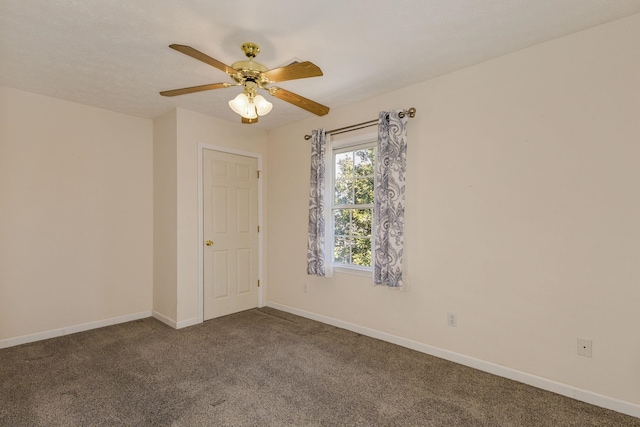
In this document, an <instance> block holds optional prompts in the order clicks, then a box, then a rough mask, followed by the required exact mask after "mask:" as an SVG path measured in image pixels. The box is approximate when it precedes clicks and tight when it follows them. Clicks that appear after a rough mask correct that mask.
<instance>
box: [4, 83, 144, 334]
mask: <svg viewBox="0 0 640 427" xmlns="http://www.w3.org/2000/svg"><path fill="white" fill-rule="evenodd" d="M151 143H152V123H151V121H150V120H145V119H140V118H135V117H131V116H126V115H123V114H118V113H113V112H110V111H105V110H101V109H98V108H93V107H87V106H83V105H79V104H75V103H71V102H66V101H61V100H57V99H53V98H48V97H45V96H40V95H35V94H31V93H27V92H22V91H18V90H15V89H9V88H5V87H0V340H2V339H8V338H12V337H18V336H24V335H28V334H33V333H39V332H43V331H50V330H55V329H59V328H65V327H69V326H76V325H80V324H84V323H90V322H96V321H101V320H105V319H111V318H115V317H119V316H124V315H130V314H133V313H138V312H145V311H146V312H149V311H150V310H151V287H152V238H153V235H152V224H153V216H152V214H153V212H152V158H151Z"/></svg>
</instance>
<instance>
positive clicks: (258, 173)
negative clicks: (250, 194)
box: [256, 171, 260, 179]
mask: <svg viewBox="0 0 640 427" xmlns="http://www.w3.org/2000/svg"><path fill="white" fill-rule="evenodd" d="M256 175H258V179H260V171H256Z"/></svg>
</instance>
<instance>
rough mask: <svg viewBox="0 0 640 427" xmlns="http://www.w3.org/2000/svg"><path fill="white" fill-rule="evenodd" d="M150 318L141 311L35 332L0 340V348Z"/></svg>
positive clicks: (145, 312) (148, 314)
mask: <svg viewBox="0 0 640 427" xmlns="http://www.w3.org/2000/svg"><path fill="white" fill-rule="evenodd" d="M147 317H151V312H150V311H142V312H140V313H133V314H126V315H124V316H118V317H112V318H110V319H104V320H96V321H94V322H88V323H82V324H80V325H73V326H68V327H65V328H59V329H52V330H50V331H44V332H36V333H35V334H29V335H23V336H20V337H15V338H7V339H3V340H0V348H7V347H13V346H16V345H21V344H27V343H30V342H35V341H41V340H46V339H49V338H55V337H61V336H63V335H69V334H75V333H76V332H83V331H88V330H91V329H97V328H102V327H105V326H111V325H117V324H118V323H125V322H131V321H133V320H139V319H144V318H147Z"/></svg>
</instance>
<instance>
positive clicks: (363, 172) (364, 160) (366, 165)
mask: <svg viewBox="0 0 640 427" xmlns="http://www.w3.org/2000/svg"><path fill="white" fill-rule="evenodd" d="M374 156H375V148H373V147H371V148H366V149H361V150H358V151H356V152H355V157H354V161H355V165H354V170H355V175H356V176H373V161H374Z"/></svg>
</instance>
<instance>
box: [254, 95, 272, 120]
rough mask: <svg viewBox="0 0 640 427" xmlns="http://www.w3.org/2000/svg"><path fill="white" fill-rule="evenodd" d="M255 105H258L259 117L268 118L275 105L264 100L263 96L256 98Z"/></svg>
mask: <svg viewBox="0 0 640 427" xmlns="http://www.w3.org/2000/svg"><path fill="white" fill-rule="evenodd" d="M253 103H254V104H255V105H256V112H257V113H258V115H259V116H266V115H267V114H269V112H270V111H271V109H272V108H273V104H272V103H270V102H269V101H267V100H266V99H264V96H262V95H256V96H254V97H253Z"/></svg>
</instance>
